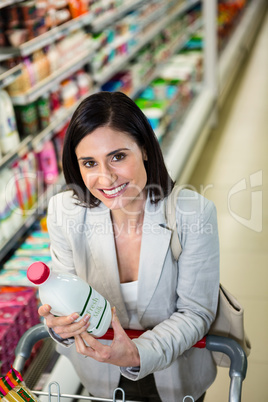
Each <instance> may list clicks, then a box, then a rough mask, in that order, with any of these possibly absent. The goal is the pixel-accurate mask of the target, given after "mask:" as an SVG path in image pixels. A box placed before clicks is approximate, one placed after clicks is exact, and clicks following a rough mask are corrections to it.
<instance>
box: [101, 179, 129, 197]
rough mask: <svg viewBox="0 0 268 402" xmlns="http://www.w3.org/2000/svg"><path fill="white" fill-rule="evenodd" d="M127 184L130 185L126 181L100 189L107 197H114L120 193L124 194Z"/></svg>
mask: <svg viewBox="0 0 268 402" xmlns="http://www.w3.org/2000/svg"><path fill="white" fill-rule="evenodd" d="M127 185H128V183H124V184H122V185H121V186H118V187H114V188H112V189H110V190H108V189H104V188H103V189H101V190H100V191H102V192H103V193H104V195H105V196H106V197H107V198H113V197H117V196H118V195H121V194H123V192H124V190H125V188H126V186H127Z"/></svg>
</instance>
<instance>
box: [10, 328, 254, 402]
mask: <svg viewBox="0 0 268 402" xmlns="http://www.w3.org/2000/svg"><path fill="white" fill-rule="evenodd" d="M142 332H143V331H136V330H127V334H128V336H129V337H130V338H131V339H134V338H137V337H138V336H140V335H141V334H142ZM48 337H49V333H48V331H47V329H46V327H45V326H44V324H37V325H35V326H34V327H32V328H30V329H28V331H26V332H25V333H24V335H23V336H22V337H21V339H20V341H19V343H18V345H17V348H16V351H15V356H16V357H15V360H14V364H13V367H14V368H15V369H16V370H18V371H20V372H21V371H22V369H23V368H24V365H25V363H26V361H27V359H28V358H29V357H30V355H31V352H32V348H33V346H34V345H35V343H36V342H38V341H39V340H41V339H44V338H48ZM103 338H104V339H110V340H111V339H113V330H112V329H109V330H108V331H107V333H106V334H105V336H104V337H103ZM193 347H197V348H206V349H208V350H210V351H212V352H221V353H224V354H226V355H227V356H228V357H229V358H230V369H229V376H230V379H231V381H230V388H229V402H241V393H242V383H243V381H244V379H245V377H246V372H247V357H246V355H245V352H244V351H243V349H242V348H241V346H240V345H239V344H238V343H237V342H236V341H234V340H233V339H230V338H225V337H223V336H216V335H207V336H205V337H204V338H203V339H201V340H200V341H199V342H197V343H196V344H195V345H194V346H193ZM52 385H55V386H56V388H57V392H56V393H52V392H51V387H52ZM32 392H33V393H34V394H36V395H37V396H38V395H48V399H49V402H50V400H51V397H52V396H53V397H54V396H56V397H57V398H58V402H60V398H64V397H65V398H72V399H79V400H82V399H87V400H88V401H101V402H116V401H121V402H134V401H126V400H125V392H124V390H123V389H122V388H116V389H115V390H114V392H113V399H105V398H97V397H92V396H89V397H87V396H83V395H70V394H61V392H60V387H59V384H58V383H55V382H52V383H51V384H50V385H49V389H48V392H43V391H32ZM119 394H120V395H121V397H120V399H117V398H118V397H119V396H120V395H119ZM186 398H187V399H186ZM188 401H194V399H193V398H192V397H191V396H185V398H184V402H188Z"/></svg>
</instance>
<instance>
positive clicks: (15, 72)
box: [0, 64, 21, 89]
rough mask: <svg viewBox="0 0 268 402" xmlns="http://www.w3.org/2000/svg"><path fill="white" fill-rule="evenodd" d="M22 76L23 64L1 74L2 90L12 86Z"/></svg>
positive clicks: (0, 83)
mask: <svg viewBox="0 0 268 402" xmlns="http://www.w3.org/2000/svg"><path fill="white" fill-rule="evenodd" d="M20 74H21V64H18V65H17V66H15V67H13V68H10V69H9V70H6V71H5V72H3V73H2V74H0V89H1V88H4V87H7V86H8V85H10V84H11V83H12V82H13V81H15V79H16V78H17V77H18V76H19V75H20Z"/></svg>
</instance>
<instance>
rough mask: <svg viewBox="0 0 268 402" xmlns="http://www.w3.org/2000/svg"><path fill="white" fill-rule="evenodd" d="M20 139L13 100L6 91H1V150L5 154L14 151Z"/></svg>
mask: <svg viewBox="0 0 268 402" xmlns="http://www.w3.org/2000/svg"><path fill="white" fill-rule="evenodd" d="M19 142H20V138H19V134H18V131H17V123H16V118H15V113H14V109H13V105H12V102H11V99H10V97H9V95H8V93H7V92H6V91H4V90H3V89H1V90H0V148H1V151H2V153H3V154H7V153H8V152H10V151H12V150H14V148H16V147H17V146H18V145H19Z"/></svg>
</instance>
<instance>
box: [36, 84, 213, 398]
mask: <svg viewBox="0 0 268 402" xmlns="http://www.w3.org/2000/svg"><path fill="white" fill-rule="evenodd" d="M63 171H64V175H65V179H66V183H67V186H68V189H69V191H64V192H62V193H60V194H57V195H56V196H54V197H52V198H51V200H50V202H49V207H48V216H47V226H48V231H49V235H50V242H51V255H52V261H53V269H55V270H60V271H64V272H71V273H74V274H76V275H78V276H79V277H81V278H82V279H84V280H85V281H87V282H88V283H89V284H90V285H91V286H92V287H93V288H94V289H96V291H97V292H98V293H100V294H101V295H102V296H104V298H105V299H107V300H108V301H109V303H110V305H111V306H114V308H113V315H112V322H111V325H112V328H113V331H114V338H113V340H112V341H109V340H102V339H101V340H99V339H96V338H94V337H93V336H92V335H90V334H89V333H88V332H87V331H86V329H87V328H88V326H89V325H90V317H89V316H88V315H86V316H83V317H81V318H80V320H78V321H77V320H76V318H77V314H76V313H77V312H73V313H72V314H71V315H69V316H67V317H54V316H53V315H52V314H51V308H50V306H48V305H43V306H41V307H40V308H39V314H40V315H41V316H42V317H45V319H46V324H47V326H48V328H49V332H50V334H51V336H52V337H53V338H54V339H55V340H56V341H57V342H58V343H59V345H58V348H57V350H58V352H59V353H61V354H64V355H66V356H67V357H68V358H69V359H70V360H71V361H72V363H73V365H74V367H75V369H76V371H77V373H78V375H79V377H80V380H81V383H82V384H83V385H84V386H85V388H86V389H88V390H89V392H90V393H91V394H92V395H98V397H101V398H110V397H111V395H112V393H113V390H114V389H115V388H116V387H117V386H118V385H120V386H122V387H123V388H124V390H125V393H126V398H127V399H128V400H129V399H130V400H136V401H145V402H161V401H163V402H165V401H168V402H178V401H180V400H183V398H184V396H185V395H192V396H193V398H194V400H196V401H201V400H203V397H204V393H205V391H206V389H207V388H208V387H209V386H210V384H211V383H212V382H213V381H214V379H215V376H216V367H215V364H214V361H213V359H212V357H211V353H210V352H209V351H208V350H207V349H202V350H201V349H191V347H192V345H193V344H195V343H196V342H197V341H198V340H199V339H201V338H202V337H203V336H204V335H205V334H206V333H207V332H208V330H209V328H210V325H211V323H212V322H213V320H214V318H215V315H216V310H217V301H218V289H219V244H218V232H217V218H216V210H215V207H214V204H213V203H212V202H210V201H208V200H206V199H205V198H203V197H201V196H200V195H199V194H197V193H194V192H193V191H190V190H186V189H183V190H181V191H180V194H179V197H178V199H177V200H176V222H175V225H174V227H175V229H174V230H177V232H178V236H179V238H180V242H181V245H182V253H181V255H180V258H179V260H178V261H177V260H175V259H174V257H173V254H172V250H171V246H170V240H171V235H172V228H170V227H169V226H168V223H167V221H166V217H165V212H164V211H165V210H166V208H165V204H166V201H167V198H168V196H169V194H170V192H171V190H172V188H173V186H174V183H173V180H172V179H171V178H170V176H169V174H168V172H167V169H166V166H165V164H164V159H163V155H162V152H161V149H160V146H159V143H158V140H157V138H156V136H155V134H154V131H153V130H152V128H151V126H150V124H149V122H148V120H147V118H146V116H145V115H144V114H143V113H142V111H141V110H140V109H139V108H138V107H137V105H136V104H135V103H134V102H133V101H132V100H131V99H129V98H128V97H127V96H126V95H124V94H122V93H120V92H113V93H109V92H99V93H96V94H94V95H92V96H90V97H88V98H87V99H85V100H84V101H83V102H82V103H81V104H80V105H79V106H78V108H77V110H76V111H75V113H74V115H73V117H72V119H71V122H70V125H69V127H68V130H67V133H66V138H65V143H64V149H63ZM208 226H209V227H210V228H211V230H210V231H209V232H208V231H205V230H204V227H208ZM81 228H82V230H81ZM127 329H132V330H133V329H134V330H144V333H143V334H142V335H140V336H139V337H137V338H136V339H130V338H129V337H128V335H127V331H126V330H127ZM83 357H88V359H84V358H83Z"/></svg>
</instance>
